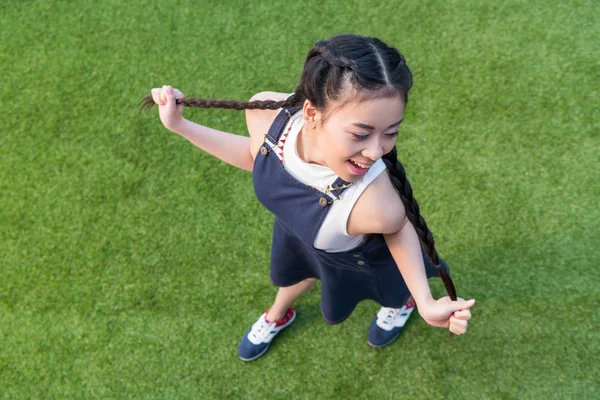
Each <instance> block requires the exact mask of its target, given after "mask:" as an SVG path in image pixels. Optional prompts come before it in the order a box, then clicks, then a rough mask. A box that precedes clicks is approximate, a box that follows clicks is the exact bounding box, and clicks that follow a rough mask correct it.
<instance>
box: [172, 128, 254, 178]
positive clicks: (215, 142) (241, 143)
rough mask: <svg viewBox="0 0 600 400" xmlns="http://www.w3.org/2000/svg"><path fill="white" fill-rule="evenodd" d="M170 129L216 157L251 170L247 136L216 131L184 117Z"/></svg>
mask: <svg viewBox="0 0 600 400" xmlns="http://www.w3.org/2000/svg"><path fill="white" fill-rule="evenodd" d="M171 130H172V131H173V132H175V133H177V134H178V135H180V136H182V137H184V138H186V139H187V140H189V141H190V142H191V143H193V144H194V145H196V146H197V147H199V148H201V149H202V150H204V151H206V152H207V153H209V154H212V155H213V156H215V157H217V158H218V159H220V160H222V161H225V162H226V163H228V164H231V165H233V166H234V167H238V168H241V169H243V170H246V171H250V172H252V168H253V166H254V160H253V158H252V155H251V154H250V138H249V137H246V136H240V135H234V134H232V133H227V132H222V131H218V130H216V129H212V128H209V127H207V126H203V125H199V124H196V123H194V122H191V121H188V120H186V119H182V120H181V122H180V123H179V124H178V125H177V126H175V127H173V128H171Z"/></svg>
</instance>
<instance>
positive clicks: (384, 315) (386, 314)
mask: <svg viewBox="0 0 600 400" xmlns="http://www.w3.org/2000/svg"><path fill="white" fill-rule="evenodd" d="M399 311H400V309H399V308H389V307H381V310H379V312H378V313H377V325H379V326H380V327H381V328H382V329H385V330H386V331H390V330H392V328H393V327H394V320H395V319H396V315H398V312H399ZM381 325H384V326H385V327H383V326H381Z"/></svg>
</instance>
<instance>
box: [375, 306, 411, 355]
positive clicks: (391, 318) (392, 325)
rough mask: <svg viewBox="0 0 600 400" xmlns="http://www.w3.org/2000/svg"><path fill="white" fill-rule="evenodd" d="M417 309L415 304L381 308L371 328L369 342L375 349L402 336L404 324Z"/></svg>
mask: <svg viewBox="0 0 600 400" xmlns="http://www.w3.org/2000/svg"><path fill="white" fill-rule="evenodd" d="M414 309H415V302H414V301H413V302H412V303H409V304H405V305H403V306H402V307H401V308H389V307H381V310H379V312H378V313H377V316H376V317H375V319H374V320H373V322H371V326H369V332H368V333H367V342H368V343H369V344H370V345H371V346H373V347H383V346H387V345H388V344H390V343H392V342H393V341H394V340H396V339H397V338H398V336H400V332H402V328H404V324H406V321H408V318H409V317H410V314H412V312H413V311H414Z"/></svg>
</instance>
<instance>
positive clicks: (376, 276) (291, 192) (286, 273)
mask: <svg viewBox="0 0 600 400" xmlns="http://www.w3.org/2000/svg"><path fill="white" fill-rule="evenodd" d="M299 110H300V109H299V108H297V107H293V108H289V109H283V110H281V112H280V113H279V114H278V115H277V117H276V118H275V120H274V121H273V124H272V125H271V127H270V129H269V132H268V133H267V134H266V135H265V143H264V144H263V146H262V147H261V149H260V151H259V153H258V155H257V156H256V159H255V161H254V169H253V171H252V180H253V183H254V190H255V192H256V196H257V197H258V200H259V201H260V202H261V203H262V204H263V205H264V206H265V207H266V208H267V209H268V210H269V211H271V212H272V213H273V214H274V215H275V223H274V228H273V239H272V247H271V266H270V268H271V273H270V275H271V281H272V282H273V283H274V284H275V285H277V286H280V287H285V286H291V285H293V284H296V283H298V282H300V281H302V280H305V279H307V278H317V279H319V280H321V283H322V285H321V312H322V314H323V318H324V319H325V321H327V322H328V323H330V324H337V323H340V322H342V321H344V320H345V319H346V318H348V316H350V314H351V313H352V311H353V310H354V308H355V307H356V305H357V304H358V303H359V302H360V301H362V300H365V299H372V300H375V301H376V302H378V303H379V304H381V305H382V306H385V307H394V308H398V307H401V306H402V305H403V304H404V303H405V302H406V300H408V297H409V296H410V292H409V290H408V288H407V286H406V283H405V282H404V279H402V275H401V274H400V271H399V270H398V266H397V265H396V262H395V261H394V259H393V257H392V255H391V253H390V251H389V249H388V247H387V244H386V242H385V240H384V238H383V235H381V234H373V235H369V236H368V238H367V240H365V241H364V242H363V243H362V244H361V245H360V246H359V247H356V248H354V249H352V250H349V251H343V252H339V253H338V252H336V253H329V252H326V251H323V250H320V249H317V248H315V247H314V243H315V237H316V235H317V233H318V232H319V229H320V227H321V224H322V223H323V220H324V219H325V216H326V215H327V212H328V211H329V206H330V205H331V204H332V203H333V201H334V199H335V198H336V194H337V195H339V194H340V193H341V191H342V190H343V189H342V190H338V191H333V193H324V192H321V191H319V190H317V189H315V188H313V187H311V186H309V185H306V184H305V183H303V182H301V181H299V180H297V179H296V178H295V177H293V176H292V175H291V174H290V173H289V172H288V171H286V170H285V167H284V165H283V164H282V163H281V161H280V159H279V158H278V157H277V155H276V154H275V151H274V150H273V147H274V146H276V144H277V142H278V140H279V137H280V135H281V134H282V132H283V130H284V128H285V126H286V124H287V122H288V121H289V119H290V118H291V116H292V115H293V114H294V113H296V112H297V111H299ZM344 183H347V182H344V181H343V180H342V179H341V178H339V177H338V178H337V179H336V181H335V182H332V186H334V187H340V186H342V185H343V184H344ZM423 258H424V261H425V269H426V273H427V277H428V278H430V277H433V276H437V271H436V269H435V267H434V266H433V265H432V264H431V263H430V262H429V260H428V257H426V256H425V255H423Z"/></svg>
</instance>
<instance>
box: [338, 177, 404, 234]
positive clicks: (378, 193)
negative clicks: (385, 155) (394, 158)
mask: <svg viewBox="0 0 600 400" xmlns="http://www.w3.org/2000/svg"><path fill="white" fill-rule="evenodd" d="M406 221H407V219H406V211H405V209H404V205H403V204H402V200H401V199H400V195H399V194H398V191H397V190H396V188H395V187H394V185H393V184H392V181H391V179H390V176H389V172H388V170H387V169H385V170H384V171H383V172H382V173H381V174H379V176H378V177H377V178H375V180H374V181H373V182H372V183H371V184H370V185H369V186H367V188H366V189H365V191H364V192H363V193H362V194H361V195H360V197H359V198H358V200H357V202H356V204H355V205H354V208H353V209H352V211H351V212H350V217H349V218H348V227H347V228H348V229H347V230H348V234H350V235H360V234H369V233H382V234H391V233H395V232H398V231H399V230H400V229H402V227H403V226H404V224H405V223H406Z"/></svg>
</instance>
